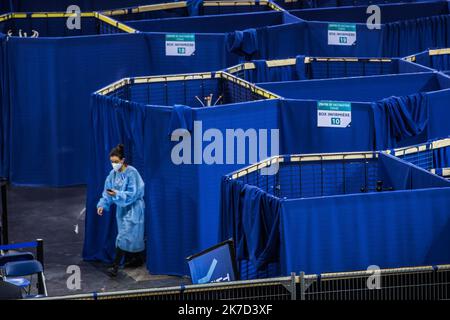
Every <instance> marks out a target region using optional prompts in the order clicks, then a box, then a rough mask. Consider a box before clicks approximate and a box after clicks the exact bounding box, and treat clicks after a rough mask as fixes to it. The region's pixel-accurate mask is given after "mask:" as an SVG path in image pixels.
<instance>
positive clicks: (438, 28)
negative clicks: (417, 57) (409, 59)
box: [382, 15, 450, 57]
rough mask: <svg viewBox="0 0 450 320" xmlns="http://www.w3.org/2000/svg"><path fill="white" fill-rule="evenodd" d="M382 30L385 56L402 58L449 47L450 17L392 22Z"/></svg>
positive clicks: (440, 16)
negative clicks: (426, 50)
mask: <svg viewBox="0 0 450 320" xmlns="http://www.w3.org/2000/svg"><path fill="white" fill-rule="evenodd" d="M382 29H383V30H382V32H383V56H385V57H402V56H406V55H409V54H414V53H417V52H420V51H423V50H425V49H428V48H436V47H447V46H448V44H449V37H450V15H439V16H432V17H424V18H418V19H415V20H405V21H398V22H391V23H387V24H384V25H383V26H382Z"/></svg>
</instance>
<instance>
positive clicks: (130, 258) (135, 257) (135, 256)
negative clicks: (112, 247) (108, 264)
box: [113, 247, 143, 268]
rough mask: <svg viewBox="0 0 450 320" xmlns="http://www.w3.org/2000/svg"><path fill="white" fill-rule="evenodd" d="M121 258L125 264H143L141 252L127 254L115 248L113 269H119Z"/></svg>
mask: <svg viewBox="0 0 450 320" xmlns="http://www.w3.org/2000/svg"><path fill="white" fill-rule="evenodd" d="M123 258H125V264H126V263H132V262H134V263H142V262H143V257H142V252H128V251H125V250H122V249H120V248H119V247H116V257H115V258H114V263H113V267H114V268H119V266H120V264H121V262H122V259H123Z"/></svg>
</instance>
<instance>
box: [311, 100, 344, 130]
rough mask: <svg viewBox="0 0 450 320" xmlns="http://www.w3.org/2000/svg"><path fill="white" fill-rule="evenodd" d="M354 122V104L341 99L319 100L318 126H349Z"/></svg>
mask: <svg viewBox="0 0 450 320" xmlns="http://www.w3.org/2000/svg"><path fill="white" fill-rule="evenodd" d="M351 123H352V104H351V103H350V102H340V101H318V102H317V126H318V127H328V128H347V127H349V126H350V124H351Z"/></svg>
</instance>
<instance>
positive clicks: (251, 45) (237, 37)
mask: <svg viewBox="0 0 450 320" xmlns="http://www.w3.org/2000/svg"><path fill="white" fill-rule="evenodd" d="M226 43H227V49H228V51H229V52H231V53H234V54H237V55H238V56H242V57H244V58H245V60H251V59H252V58H254V57H255V56H256V54H257V52H258V36H257V33H256V29H246V30H243V31H234V32H229V33H227V34H226Z"/></svg>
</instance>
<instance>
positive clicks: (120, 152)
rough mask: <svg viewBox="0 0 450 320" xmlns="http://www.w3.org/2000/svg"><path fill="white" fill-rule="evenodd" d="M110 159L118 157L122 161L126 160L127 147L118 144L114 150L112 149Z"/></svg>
mask: <svg viewBox="0 0 450 320" xmlns="http://www.w3.org/2000/svg"><path fill="white" fill-rule="evenodd" d="M109 156H110V157H117V158H119V159H120V160H122V159H123V158H125V146H124V145H123V144H118V145H117V146H115V147H114V148H112V150H111V152H110V153H109Z"/></svg>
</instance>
